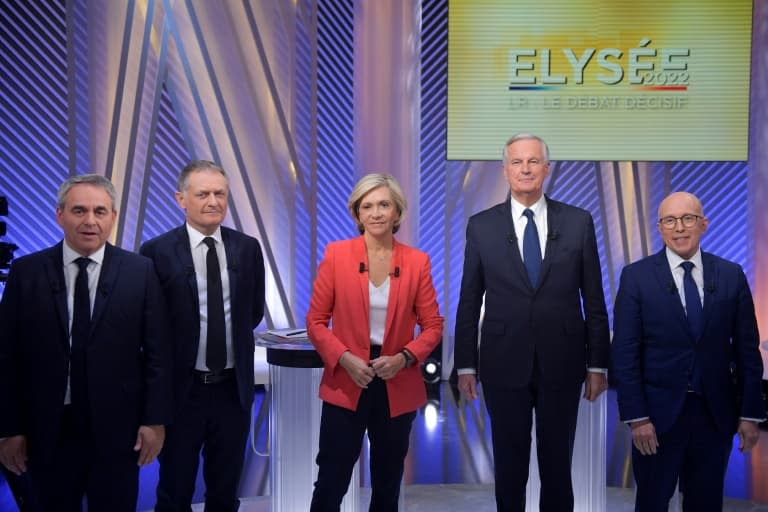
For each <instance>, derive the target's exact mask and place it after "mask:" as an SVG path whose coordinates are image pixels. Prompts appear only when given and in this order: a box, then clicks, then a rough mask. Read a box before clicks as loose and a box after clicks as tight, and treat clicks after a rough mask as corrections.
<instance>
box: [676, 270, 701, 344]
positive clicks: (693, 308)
mask: <svg viewBox="0 0 768 512" xmlns="http://www.w3.org/2000/svg"><path fill="white" fill-rule="evenodd" d="M680 266H681V267H683V270H684V271H685V275H684V276H683V291H684V292H685V311H686V314H687V315H688V323H689V324H690V326H691V332H692V333H693V337H694V339H697V340H698V339H699V337H700V336H701V331H702V327H703V324H704V311H703V310H702V308H701V296H700V295H699V288H698V287H697V286H696V281H694V280H693V274H692V273H691V271H692V270H693V266H694V265H693V263H692V262H690V261H684V262H682V263H681V264H680Z"/></svg>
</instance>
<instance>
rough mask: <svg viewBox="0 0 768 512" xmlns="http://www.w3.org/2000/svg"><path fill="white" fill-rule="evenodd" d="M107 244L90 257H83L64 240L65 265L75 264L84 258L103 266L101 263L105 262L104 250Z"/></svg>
mask: <svg viewBox="0 0 768 512" xmlns="http://www.w3.org/2000/svg"><path fill="white" fill-rule="evenodd" d="M106 245H107V244H104V245H102V246H101V247H99V250H98V251H96V252H94V253H93V254H90V255H88V256H83V255H82V254H80V253H78V252H77V251H76V250H74V249H73V248H71V247H70V246H69V245H68V244H67V241H66V240H64V244H63V247H62V249H63V256H64V265H69V264H70V263H74V262H75V260H76V259H77V258H83V257H86V258H88V259H90V260H91V261H94V262H96V263H98V264H99V265H101V263H102V262H103V261H104V248H105V247H106Z"/></svg>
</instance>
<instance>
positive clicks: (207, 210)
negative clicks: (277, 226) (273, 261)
mask: <svg viewBox="0 0 768 512" xmlns="http://www.w3.org/2000/svg"><path fill="white" fill-rule="evenodd" d="M177 185H178V191H177V192H176V200H177V201H178V203H179V206H181V208H183V209H184V211H185V215H186V223H185V225H183V226H181V227H178V228H176V229H173V230H171V231H169V232H167V233H165V234H163V235H161V236H159V237H157V238H155V239H153V240H150V241H149V242H147V243H145V244H144V245H143V246H142V248H141V251H140V252H141V254H144V255H146V256H149V257H150V258H151V259H152V260H153V261H154V263H155V270H156V271H157V275H158V276H159V277H160V282H161V284H162V287H163V292H164V293H165V299H166V302H167V304H168V309H169V310H170V315H171V321H172V328H173V352H174V360H173V362H174V368H173V371H174V374H173V379H174V390H175V393H176V395H175V397H176V403H177V410H176V415H175V417H174V423H173V425H171V426H169V427H168V439H167V441H166V445H165V449H164V450H163V453H162V455H161V456H160V481H159V483H158V487H157V506H156V510H157V511H180V510H183V511H187V510H190V505H191V501H192V495H193V494H194V490H195V478H196V476H197V468H198V461H199V457H200V450H201V449H202V450H203V459H204V462H203V478H204V480H205V486H206V493H205V508H206V510H216V511H228V510H237V508H238V506H239V503H240V502H239V501H238V499H237V487H238V482H239V480H240V471H241V469H242V466H243V459H244V456H245V454H244V451H245V443H246V440H247V438H248V432H249V427H250V421H251V415H250V411H251V409H250V407H251V402H252V401H253V392H254V376H253V349H254V340H253V330H254V329H255V328H256V326H257V325H258V324H259V322H261V319H262V316H263V314H264V260H263V259H262V254H261V247H260V246H259V242H258V241H256V239H255V238H252V237H250V236H247V235H244V234H242V233H239V232H237V231H234V230H232V229H229V228H226V227H223V226H222V225H221V223H222V222H223V221H224V217H225V216H226V214H227V199H228V197H229V183H228V180H227V176H226V174H225V173H224V170H223V169H222V168H221V167H219V166H218V165H216V164H214V163H213V162H208V161H205V160H198V161H194V162H191V163H190V164H188V165H187V166H186V167H185V168H184V169H183V170H182V171H181V174H180V175H179V179H178V184H177Z"/></svg>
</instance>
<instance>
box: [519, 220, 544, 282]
mask: <svg viewBox="0 0 768 512" xmlns="http://www.w3.org/2000/svg"><path fill="white" fill-rule="evenodd" d="M523 215H525V216H526V217H528V224H526V225H525V231H524V232H523V261H524V262H525V269H526V270H527V271H528V278H529V279H530V280H531V285H532V286H533V287H534V288H535V287H536V284H537V283H538V282H539V270H541V244H539V230H538V229H536V223H535V222H534V221H533V212H532V211H531V210H530V209H529V208H526V209H525V210H523Z"/></svg>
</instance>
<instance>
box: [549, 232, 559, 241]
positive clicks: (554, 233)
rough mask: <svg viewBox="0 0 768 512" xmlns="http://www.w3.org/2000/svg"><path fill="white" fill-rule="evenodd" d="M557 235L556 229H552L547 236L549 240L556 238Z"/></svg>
mask: <svg viewBox="0 0 768 512" xmlns="http://www.w3.org/2000/svg"><path fill="white" fill-rule="evenodd" d="M558 236H559V233H558V232H557V231H552V232H551V233H550V234H549V235H548V236H547V238H548V239H550V240H557V237H558Z"/></svg>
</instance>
